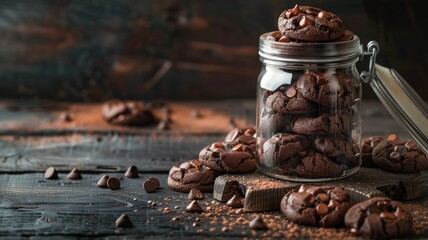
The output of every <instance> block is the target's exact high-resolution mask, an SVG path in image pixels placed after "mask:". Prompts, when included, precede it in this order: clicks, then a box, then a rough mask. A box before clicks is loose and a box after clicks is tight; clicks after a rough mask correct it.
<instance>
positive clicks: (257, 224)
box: [249, 216, 268, 230]
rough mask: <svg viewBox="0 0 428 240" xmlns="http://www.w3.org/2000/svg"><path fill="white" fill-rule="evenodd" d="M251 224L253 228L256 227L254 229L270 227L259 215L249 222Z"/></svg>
mask: <svg viewBox="0 0 428 240" xmlns="http://www.w3.org/2000/svg"><path fill="white" fill-rule="evenodd" d="M249 226H250V228H251V229H254V230H267V229H268V227H267V225H266V223H265V222H264V221H263V219H262V218H261V217H260V216H257V217H255V218H254V219H253V220H251V222H250V223H249Z"/></svg>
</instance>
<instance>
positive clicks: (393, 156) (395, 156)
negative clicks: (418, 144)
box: [389, 152, 401, 162]
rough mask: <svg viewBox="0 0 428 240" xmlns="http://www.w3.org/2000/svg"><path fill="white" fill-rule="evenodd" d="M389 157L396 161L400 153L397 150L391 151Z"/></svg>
mask: <svg viewBox="0 0 428 240" xmlns="http://www.w3.org/2000/svg"><path fill="white" fill-rule="evenodd" d="M389 157H390V158H391V160H392V161H394V162H398V161H400V159H401V156H400V153H398V152H392V153H390V154H389Z"/></svg>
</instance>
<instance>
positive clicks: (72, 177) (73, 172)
mask: <svg viewBox="0 0 428 240" xmlns="http://www.w3.org/2000/svg"><path fill="white" fill-rule="evenodd" d="M67 178H68V179H70V180H77V179H82V175H81V174H80V172H79V170H78V169H77V168H73V169H72V170H71V172H70V173H69V174H68V175H67Z"/></svg>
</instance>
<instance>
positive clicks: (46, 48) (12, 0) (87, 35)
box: [0, 0, 428, 101]
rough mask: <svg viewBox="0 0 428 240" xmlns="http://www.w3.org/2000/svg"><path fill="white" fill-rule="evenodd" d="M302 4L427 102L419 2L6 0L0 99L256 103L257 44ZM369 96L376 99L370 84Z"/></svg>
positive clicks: (1, 19)
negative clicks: (338, 24) (331, 17)
mask: <svg viewBox="0 0 428 240" xmlns="http://www.w3.org/2000/svg"><path fill="white" fill-rule="evenodd" d="M295 3H299V4H300V5H312V6H317V7H320V8H323V9H326V10H329V11H331V12H334V13H336V14H337V15H339V16H340V17H341V18H342V19H343V20H344V22H345V23H346V26H347V28H348V29H349V30H351V31H353V32H354V33H355V34H357V35H358V36H359V37H360V38H361V40H362V43H363V44H366V43H367V42H368V41H370V40H377V41H378V42H379V43H380V46H381V53H380V56H379V62H380V63H381V64H384V65H386V66H389V67H394V68H395V69H397V70H398V71H399V72H400V73H401V75H403V76H404V77H405V78H406V79H407V80H408V81H409V83H410V84H411V85H412V86H413V87H414V88H415V89H416V91H417V92H418V93H419V94H420V95H421V96H422V97H423V98H424V99H427V96H428V81H427V75H428V72H427V71H428V70H427V69H428V51H427V50H428V46H427V44H426V43H427V42H428V41H427V40H428V36H427V35H428V31H427V25H426V21H425V16H424V14H425V10H424V9H425V8H424V7H422V6H420V5H421V4H423V1H416V0H415V1H405V0H389V1H387V0H381V1H368V0H348V1H341V0H330V1H327V0H326V1H314V0H312V1H284V0H252V1H244V0H239V1H238V0H237V1H228V0H216V1H191V0H181V1H180V0H157V1H138V0H126V1H103V0H74V1H72V0H63V1H51V0H38V1H23V0H3V1H1V2H0V98H21V99H22V98H31V99H34V98H36V99H37V98H42V99H51V100H67V101H70V100H71V101H99V100H105V99H109V98H113V97H118V98H134V99H136V98H138V99H154V98H164V99H165V98H167V99H172V100H176V99H220V98H253V97H254V96H255V89H256V79H257V75H258V73H259V69H260V63H259V59H258V55H257V50H258V36H259V35H260V34H262V33H264V32H267V31H272V30H275V29H276V28H277V26H276V21H277V18H278V16H279V14H280V13H281V12H282V11H283V10H284V9H287V8H290V7H292V6H294V4H295ZM366 66H367V63H366V62H363V63H359V64H358V67H359V69H360V70H365V69H366V68H367V67H366ZM225 86H227V87H225ZM364 96H365V97H366V98H373V97H374V94H373V92H372V90H371V89H369V87H368V86H365V87H364Z"/></svg>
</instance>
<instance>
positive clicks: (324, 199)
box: [316, 193, 330, 203]
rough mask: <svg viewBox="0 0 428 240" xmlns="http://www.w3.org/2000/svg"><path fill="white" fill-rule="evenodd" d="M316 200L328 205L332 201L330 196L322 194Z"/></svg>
mask: <svg viewBox="0 0 428 240" xmlns="http://www.w3.org/2000/svg"><path fill="white" fill-rule="evenodd" d="M316 199H319V201H321V202H323V203H328V201H330V196H329V195H328V194H326V193H320V194H318V195H317V196H316Z"/></svg>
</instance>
